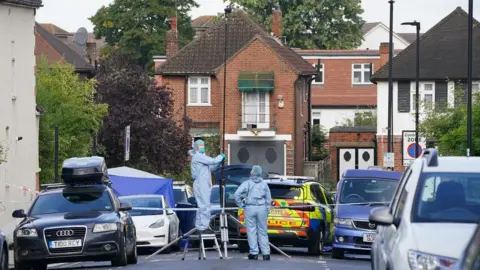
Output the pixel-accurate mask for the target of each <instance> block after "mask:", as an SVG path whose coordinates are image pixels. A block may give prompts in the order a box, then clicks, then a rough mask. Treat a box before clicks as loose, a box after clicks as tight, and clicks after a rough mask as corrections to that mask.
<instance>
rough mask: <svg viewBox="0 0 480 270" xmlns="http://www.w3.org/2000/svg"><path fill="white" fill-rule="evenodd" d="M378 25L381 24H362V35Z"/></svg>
mask: <svg viewBox="0 0 480 270" xmlns="http://www.w3.org/2000/svg"><path fill="white" fill-rule="evenodd" d="M379 24H381V22H371V23H364V24H363V27H362V32H363V34H364V35H365V34H366V33H368V32H370V30H372V29H373V28H374V27H375V26H377V25H379Z"/></svg>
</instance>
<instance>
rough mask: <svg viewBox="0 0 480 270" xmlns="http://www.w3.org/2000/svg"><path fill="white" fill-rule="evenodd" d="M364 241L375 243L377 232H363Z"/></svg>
mask: <svg viewBox="0 0 480 270" xmlns="http://www.w3.org/2000/svg"><path fill="white" fill-rule="evenodd" d="M363 242H366V243H373V242H375V234H374V233H365V234H363Z"/></svg>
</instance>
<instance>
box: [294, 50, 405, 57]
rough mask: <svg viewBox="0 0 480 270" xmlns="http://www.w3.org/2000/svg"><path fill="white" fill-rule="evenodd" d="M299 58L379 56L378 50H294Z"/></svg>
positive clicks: (397, 51) (396, 51)
mask: <svg viewBox="0 0 480 270" xmlns="http://www.w3.org/2000/svg"><path fill="white" fill-rule="evenodd" d="M294 51H295V52H296V53H298V55H300V56H303V57H305V56H318V57H322V56H323V57H332V56H349V57H357V56H371V57H377V56H380V50H300V49H295V50H294ZM400 51H402V50H395V53H399V52H400Z"/></svg>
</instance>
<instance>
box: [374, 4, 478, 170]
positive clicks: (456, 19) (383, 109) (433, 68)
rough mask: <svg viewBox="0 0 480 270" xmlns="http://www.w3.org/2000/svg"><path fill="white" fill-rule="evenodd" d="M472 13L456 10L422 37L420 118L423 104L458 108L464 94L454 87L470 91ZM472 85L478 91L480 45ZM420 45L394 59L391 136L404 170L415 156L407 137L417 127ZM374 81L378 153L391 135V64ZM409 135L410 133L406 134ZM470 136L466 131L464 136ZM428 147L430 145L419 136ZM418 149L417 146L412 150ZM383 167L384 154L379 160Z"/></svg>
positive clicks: (398, 163) (398, 164) (399, 167)
mask: <svg viewBox="0 0 480 270" xmlns="http://www.w3.org/2000/svg"><path fill="white" fill-rule="evenodd" d="M467 26H468V14H467V13H466V12H465V11H464V10H462V9H461V8H457V9H455V11H453V12H452V13H450V14H449V15H448V16H447V17H445V18H444V19H443V20H441V21H440V22H439V23H438V24H437V25H435V26H434V27H432V28H431V30H429V31H427V32H426V33H425V34H424V35H423V36H422V38H421V40H420V87H419V90H420V92H419V94H420V95H419V96H420V102H421V103H423V105H422V106H420V121H421V120H422V118H423V117H424V115H422V111H423V110H424V109H423V108H424V107H423V106H425V104H431V106H433V107H434V108H435V109H436V110H438V111H439V112H441V111H442V110H444V109H445V108H446V106H450V107H451V106H458V105H460V104H462V103H463V104H464V103H465V98H461V99H459V98H457V99H456V98H455V95H454V89H455V88H456V87H457V88H458V87H460V88H462V89H466V87H465V85H466V84H465V81H466V79H467V53H466V51H467V38H466V37H467V28H468V27H467ZM477 41H480V30H478V27H477V28H474V42H477ZM473 48H474V52H473V56H474V57H473V58H474V61H473V80H474V85H473V89H474V90H475V89H477V90H478V89H479V80H480V61H477V59H479V58H478V57H480V47H478V46H474V47H473ZM415 64H416V43H413V44H412V45H410V46H409V47H407V48H406V49H405V50H403V51H401V52H400V53H399V54H398V55H397V56H396V57H395V58H394V59H393V74H392V75H393V76H392V77H393V81H394V83H393V136H394V153H395V169H396V170H403V169H404V165H406V164H409V162H411V160H412V158H413V157H410V156H409V154H408V150H407V149H408V145H410V144H411V141H410V142H409V141H408V140H405V139H404V135H405V134H408V133H409V132H410V133H412V132H413V131H414V130H415V102H414V100H415V90H416V89H415V71H416V66H415ZM372 81H373V82H375V83H376V84H377V142H378V150H377V151H378V152H377V154H378V156H379V157H383V153H384V152H387V135H388V130H387V127H388V64H387V65H385V66H383V67H382V68H381V69H380V70H379V71H378V72H376V73H375V74H374V75H373V77H372ZM405 136H406V135H405ZM465 137H466V134H465ZM420 139H421V140H420V145H421V146H422V148H425V147H426V145H427V144H428V143H429V142H428V141H426V139H425V138H420ZM412 149H414V148H412ZM378 161H379V165H381V164H383V158H379V160H378Z"/></svg>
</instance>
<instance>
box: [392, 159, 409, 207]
mask: <svg viewBox="0 0 480 270" xmlns="http://www.w3.org/2000/svg"><path fill="white" fill-rule="evenodd" d="M412 168H413V166H411V165H410V166H409V167H408V169H407V171H406V172H405V173H404V174H403V176H402V178H401V179H400V183H399V185H398V186H397V188H396V189H395V195H394V196H393V199H392V203H391V205H390V213H391V214H393V213H394V209H396V208H397V204H398V202H399V200H400V195H401V194H402V191H403V190H404V189H405V187H406V185H407V182H408V180H409V179H410V176H411V175H412V170H413V169H412Z"/></svg>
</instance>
